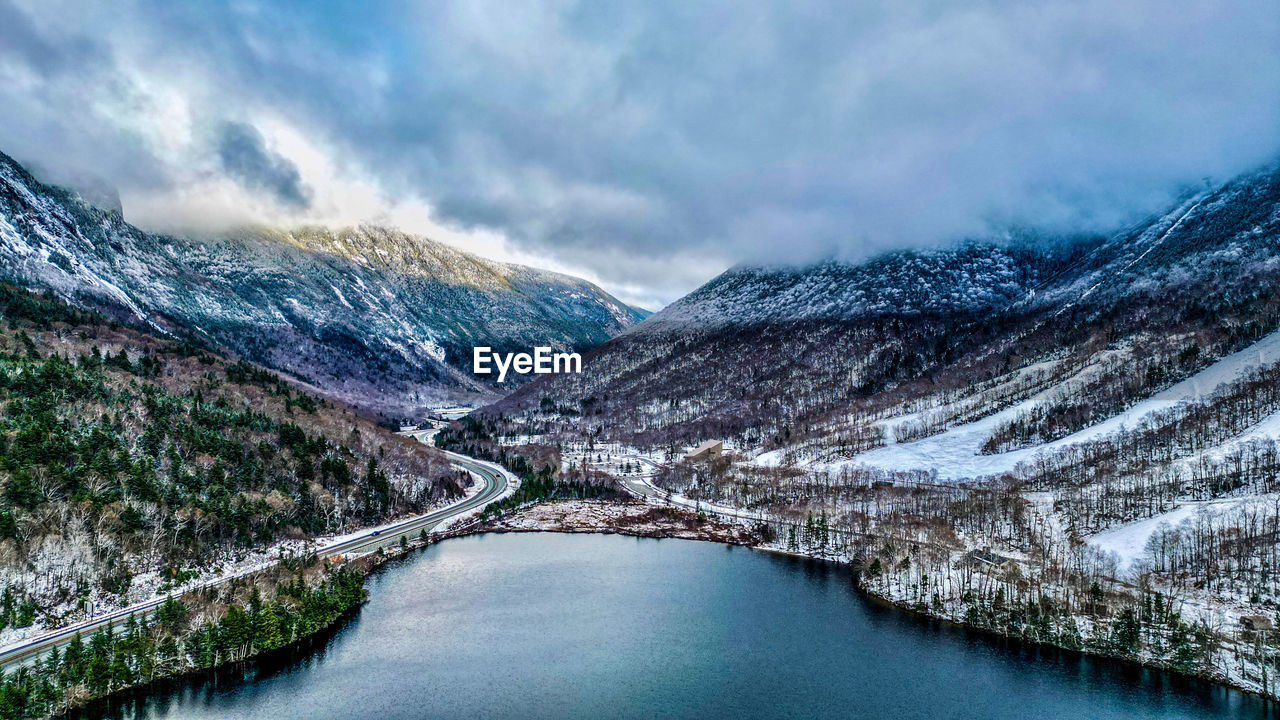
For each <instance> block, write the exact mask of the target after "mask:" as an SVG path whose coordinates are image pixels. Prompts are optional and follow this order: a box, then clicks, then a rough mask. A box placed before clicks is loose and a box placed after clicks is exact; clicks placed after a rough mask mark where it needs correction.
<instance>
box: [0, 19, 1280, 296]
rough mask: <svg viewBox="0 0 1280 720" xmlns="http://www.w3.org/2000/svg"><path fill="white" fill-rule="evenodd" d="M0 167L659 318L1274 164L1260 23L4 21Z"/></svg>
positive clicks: (148, 206) (1091, 214)
mask: <svg viewBox="0 0 1280 720" xmlns="http://www.w3.org/2000/svg"><path fill="white" fill-rule="evenodd" d="M0 150H2V151H4V152H6V153H8V154H10V155H13V156H15V157H16V158H18V159H19V160H20V161H23V162H28V163H32V164H34V165H37V166H38V167H39V168H40V170H41V172H42V173H43V174H44V175H45V176H46V177H49V178H52V179H55V180H61V181H64V182H68V181H70V182H82V181H84V179H86V178H97V179H100V180H102V181H105V182H107V183H110V184H111V185H113V186H114V187H116V188H118V189H119V192H120V195H121V198H122V200H123V203H124V207H125V213H126V216H127V217H128V218H129V219H130V220H132V221H133V222H135V223H137V224H140V225H143V226H145V227H149V228H154V229H163V230H175V231H216V230H217V229H218V228H223V227H226V226H228V225H234V224H240V223H246V222H270V223H289V222H304V221H305V222H326V223H350V222H362V221H372V222H382V223H390V224H395V225H399V226H401V227H404V228H406V229H409V230H412V231H417V232H422V233H425V234H428V235H431V236H433V237H436V238H438V239H443V240H446V241H448V242H451V243H454V244H458V245H460V246H462V247H465V248H469V249H472V250H474V251H477V252H480V253H481V254H484V255H488V256H491V257H497V258H500V259H512V260H517V261H523V262H527V263H532V264H536V265H541V266H544V267H551V268H553V269H560V270H566V271H570V272H574V273H577V274H580V275H584V276H586V277H588V278H590V279H592V280H595V281H597V282H599V283H600V284H602V285H603V286H604V287H605V288H606V289H608V290H610V291H612V292H614V293H615V294H617V295H619V296H620V297H622V298H623V299H626V300H630V301H632V302H636V303H639V304H641V305H644V306H647V307H649V308H656V307H658V306H661V305H662V304H665V303H666V302H669V301H670V300H672V299H674V298H675V297H678V296H679V295H681V294H683V293H685V292H687V291H688V290H690V289H692V288H693V287H695V286H696V285H698V284H699V283H701V282H702V281H704V280H706V279H708V278H709V277H711V276H712V275H714V274H716V273H718V272H719V271H720V270H722V269H724V268H725V267H727V266H728V265H731V264H733V263H737V262H778V261H792V262H804V261H808V260H812V259H815V258H820V257H829V256H837V257H841V258H847V259H858V258H862V257H866V256H867V255H868V254H873V253H876V252H881V251H884V250H886V249H890V248H898V247H927V246H930V245H936V244H938V243H945V242H950V241H954V240H956V239H961V238H966V237H978V236H988V235H999V234H1001V233H1003V232H1005V231H1007V230H1008V229H1009V228H1011V227H1019V228H1032V229H1037V230H1042V231H1045V232H1052V233H1063V232H1096V231H1105V230H1107V229H1110V228H1113V227H1115V226H1117V225H1119V224H1121V223H1124V222H1126V221H1131V220H1133V219H1135V218H1136V217H1139V216H1141V215H1144V214H1146V213H1148V212H1151V211H1154V210H1158V209H1160V208H1161V207H1163V206H1164V204H1165V203H1167V202H1168V201H1169V200H1170V198H1171V197H1172V196H1174V195H1176V194H1177V193H1178V192H1180V191H1181V190H1184V189H1185V188H1187V187H1188V186H1191V185H1195V184H1198V183H1203V182H1204V179H1205V178H1211V179H1225V178H1227V177H1230V176H1231V175H1233V174H1236V173H1238V172H1241V171H1244V170H1247V169H1250V168H1252V167H1254V166H1257V165H1259V164H1261V163H1265V162H1270V161H1272V160H1275V159H1276V158H1277V156H1278V155H1280V12H1277V11H1276V6H1275V2H1274V0H1257V1H1252V0H1240V1H1238V2H1234V1H1231V0H1227V1H1225V2H1203V1H1198V2H1181V1H1180V0H1136V1H1131V2H1122V3H1117V2H1115V1H1114V0H1103V1H1097V0H1063V1H1051V2H1036V1H1035V0H1030V1H1027V0H1018V1H1013V2H999V1H995V0H992V1H988V2H974V3H958V2H952V1H946V2H919V1H917V0H893V2H877V3H866V2H859V3H854V2H848V1H840V2H830V3H826V2H756V1H755V0H733V1H731V2H689V1H688V0H669V1H668V0H660V1H649V2H636V3H600V2H590V1H585V2H571V1H570V2H541V3H525V2H522V1H521V0H496V1H494V2H487V1H471V2H458V3H454V2H439V1H437V2H422V3H401V2H396V3H352V2H307V3H296V4H283V3H281V4H261V3H254V2H231V3H226V4H224V3H207V4H206V3H173V2H168V1H164V0H161V1H157V2H132V1H130V0H116V1H115V2H111V3H93V4H90V3H64V2H60V1H59V0H31V1H30V2H28V1H27V0H18V2H16V3H11V0H0Z"/></svg>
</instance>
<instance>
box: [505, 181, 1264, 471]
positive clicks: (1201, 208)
mask: <svg viewBox="0 0 1280 720" xmlns="http://www.w3.org/2000/svg"><path fill="white" fill-rule="evenodd" d="M1278 302H1280V172H1278V171H1277V170H1275V169H1268V170H1265V171H1259V172H1256V173H1253V174H1250V175H1246V176H1243V177H1240V178H1238V179H1236V180H1234V181H1232V182H1229V183H1226V184H1225V185H1222V186H1221V187H1217V188H1213V189H1206V190H1204V191H1201V192H1198V193H1192V194H1188V195H1187V196H1186V197H1184V198H1182V199H1181V200H1180V201H1178V202H1177V203H1176V205H1175V206H1174V207H1171V208H1170V209H1169V210H1168V211H1167V212H1165V213H1162V214H1159V215H1157V216H1154V217H1151V218H1148V219H1147V220H1145V221H1143V222H1141V223H1138V224H1136V225H1135V226H1134V227H1132V228H1129V229H1127V230H1125V231H1123V232H1120V233H1117V234H1116V235H1114V236H1112V237H1109V238H1080V239H1070V240H1056V241H1046V240H1043V239H1021V240H1017V241H1010V242H1001V243H994V242H969V243H966V244H963V245H960V246H957V247H953V248H946V249H936V250H929V251H915V252H897V253H892V254H889V255H885V256H881V257H877V258H874V259H871V260H869V261H867V262H863V263H842V262H834V261H832V262H826V263H822V264H819V265H816V266H811V267H805V268H759V267H740V268H735V269H732V270H729V271H728V272H726V273H724V274H722V275H721V276H719V277H717V278H715V279H713V280H712V281H710V282H709V283H707V284H706V285H704V286H703V287H701V288H699V289H698V290H696V291H694V292H693V293H691V294H689V295H688V296H686V297H685V298H682V299H681V300H679V301H677V302H675V303H673V304H672V305H671V306H669V307H668V308H666V309H664V310H662V311H661V312H658V313H656V314H655V315H653V316H652V317H650V318H648V319H647V320H646V321H644V322H642V323H640V324H638V325H636V326H634V327H633V328H631V329H630V330H628V331H626V332H624V333H623V334H621V335H620V336H618V337H616V338H614V339H613V340H611V341H610V342H608V343H606V344H605V345H603V346H601V347H600V348H598V349H597V350H596V351H593V352H592V353H591V354H590V355H588V356H587V357H586V362H585V366H584V372H583V373H582V374H581V375H579V376H573V377H559V378H547V379H544V380H541V381H538V382H535V383H532V384H530V385H528V386H525V387H523V388H521V389H520V390H519V391H518V392H516V393H515V394H513V395H512V396H510V397H508V398H506V399H504V400H503V401H501V402H500V403H499V404H498V405H497V406H495V410H497V411H501V412H505V413H511V412H521V411H526V410H531V409H535V408H543V409H545V408H547V407H557V408H561V409H563V410H567V411H569V412H570V414H571V416H573V417H577V415H574V414H575V413H578V414H581V415H582V416H583V419H581V420H578V421H575V422H579V423H582V424H587V425H591V424H593V423H599V424H601V425H608V426H609V427H610V428H618V429H619V430H620V431H621V429H625V431H626V432H629V433H632V437H633V439H638V440H640V441H644V442H647V441H662V440H663V439H670V440H680V441H683V440H685V439H689V438H696V437H703V438H705V437H737V438H738V439H739V440H740V441H741V442H742V443H743V444H746V445H751V444H759V445H762V446H785V445H788V444H794V442H800V441H801V440H796V438H814V439H815V442H816V441H817V438H828V439H829V438H830V436H832V435H840V436H842V437H844V440H841V441H839V442H837V443H836V445H838V446H839V447H841V448H843V449H842V450H841V452H852V451H854V450H856V449H857V448H859V447H862V446H863V445H866V444H868V443H871V444H875V443H878V442H883V441H884V438H883V437H880V436H881V435H882V434H883V432H884V428H883V427H881V426H879V425H875V424H874V423H875V421H876V419H877V418H880V417H885V416H888V415H892V414H893V413H895V412H901V411H903V410H904V408H911V407H917V406H919V407H927V406H933V405H936V404H938V403H941V402H942V399H941V398H944V397H954V396H961V395H966V394H972V393H975V392H979V391H981V390H982V389H983V388H985V387H987V385H990V384H999V383H1000V382H1001V381H1002V379H1003V380H1010V381H1012V377H1013V375H1014V374H1016V373H1019V372H1021V373H1023V375H1024V376H1025V377H1022V376H1019V377H1021V379H1019V380H1018V381H1017V382H1018V383H1021V385H1019V387H1021V388H1022V389H1021V390H1019V391H1018V392H1021V393H1024V394H1025V393H1030V392H1032V390H1033V389H1035V388H1040V387H1042V386H1045V385H1047V384H1050V382H1051V380H1053V379H1054V378H1057V379H1061V377H1062V376H1064V375H1065V374H1069V373H1071V372H1075V371H1077V370H1079V368H1080V367H1081V366H1082V365H1090V364H1095V363H1100V362H1103V355H1102V353H1106V352H1110V353H1111V355H1107V356H1105V357H1106V363H1108V364H1107V365H1106V371H1105V372H1103V373H1101V374H1099V375H1098V376H1097V377H1095V378H1093V379H1092V380H1090V382H1089V383H1085V384H1084V385H1082V387H1081V389H1079V390H1078V392H1079V393H1080V394H1082V396H1088V397H1091V398H1094V399H1095V400H1096V405H1097V407H1096V408H1077V407H1075V406H1072V407H1071V413H1070V417H1071V418H1072V419H1071V420H1070V421H1066V425H1071V426H1072V427H1074V426H1075V425H1078V424H1079V423H1088V422H1091V421H1094V420H1098V419H1101V418H1102V417H1103V416H1105V414H1106V413H1107V412H1110V411H1115V410H1118V409H1123V408H1124V407H1126V406H1127V405H1128V404H1131V403H1133V402H1135V401H1136V400H1137V399H1138V398H1141V397H1143V396H1145V395H1148V394H1150V393H1152V392H1156V391H1158V390H1159V389H1161V388H1163V387H1167V386H1168V385H1170V384H1171V383H1173V382H1175V381H1177V380H1178V379H1180V378H1182V377H1186V376H1188V375H1190V374H1191V373H1193V372H1194V371H1196V370H1197V369H1199V368H1202V367H1204V366H1205V365H1207V364H1208V363H1209V362H1211V361H1212V360H1213V359H1214V358H1216V357H1219V356H1221V355H1224V354H1227V353H1230V352H1234V351H1237V350H1240V349H1241V348H1243V347H1245V346H1247V345H1248V344H1249V343H1250V342H1252V341H1255V340H1257V339H1258V338H1260V337H1262V336H1263V335H1265V334H1266V333H1268V332H1270V331H1272V330H1273V329H1275V328H1276V327H1277V326H1280V323H1278V322H1277V310H1276V307H1277V304H1278ZM1042 363H1048V364H1049V365H1048V366H1046V367H1048V368H1049V369H1048V370H1046V371H1045V372H1046V373H1047V374H1046V376H1045V377H1043V378H1040V380H1038V381H1036V382H1031V380H1029V379H1028V378H1030V377H1031V376H1033V375H1035V373H1037V372H1040V365H1039V364H1042ZM1036 377H1039V376H1036ZM1037 383H1038V384H1037ZM1014 394H1015V395H1017V393H1014ZM1012 401H1013V400H1012V398H1005V399H1004V400H1003V401H1001V402H1006V403H1007V402H1012ZM1067 404H1068V405H1070V403H1067ZM1078 404H1084V403H1083V402H1081V403H1078ZM1000 407H1001V405H1000V403H999V402H993V403H992V404H991V405H990V406H989V407H988V406H983V405H982V403H977V402H975V403H974V407H971V408H968V409H967V410H963V411H957V416H956V418H952V419H951V420H955V419H959V418H962V417H968V416H971V415H974V414H976V415H977V416H979V417H980V416H982V414H983V413H990V412H995V411H996V410H998V409H1000ZM597 416H598V417H599V420H595V419H593V418H595V417H597ZM1054 422H1056V421H1054ZM923 424H924V425H928V427H921V428H919V429H917V430H912V431H906V434H907V436H910V435H911V433H912V432H921V433H928V432H933V431H934V430H936V427H934V426H933V425H930V424H929V423H923ZM1049 424H1050V425H1052V424H1053V422H1049ZM1067 429H1068V428H1067V427H1066V426H1065V425H1064V426H1063V427H1061V428H1056V429H1052V430H1047V429H1046V432H1047V433H1048V434H1049V435H1053V434H1055V433H1061V432H1066V431H1067ZM993 442H994V443H995V444H994V445H992V447H996V446H997V445H999V441H993Z"/></svg>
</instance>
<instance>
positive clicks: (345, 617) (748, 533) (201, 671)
mask: <svg viewBox="0 0 1280 720" xmlns="http://www.w3.org/2000/svg"><path fill="white" fill-rule="evenodd" d="M536 532H554V533H565V534H600V535H621V536H629V537H637V538H649V539H656V540H662V539H675V540H696V541H701V542H712V543H719V544H723V545H733V546H737V547H743V548H747V549H750V550H758V551H762V552H767V553H770V554H774V555H778V556H782V557H786V558H789V559H793V560H803V561H806V562H819V563H822V564H824V565H832V566H837V567H839V568H840V569H842V570H847V571H848V572H849V575H850V583H851V585H852V586H853V588H854V589H855V590H857V592H858V593H859V594H860V595H861V596H862V597H863V598H865V599H866V600H868V601H870V602H873V603H875V604H876V605H878V606H881V607H884V608H886V609H891V610H893V611H895V612H899V613H903V614H904V615H905V616H907V617H910V618H913V619H915V620H917V621H920V622H928V623H930V624H940V625H941V626H942V627H947V628H951V629H954V630H963V631H965V632H972V633H976V634H978V635H980V636H982V637H985V638H988V639H990V640H1001V641H1012V642H1015V643H1017V644H1019V645H1021V646H1024V647H1027V648H1038V649H1041V650H1051V651H1053V652H1055V653H1064V654H1066V655H1068V656H1070V657H1076V658H1090V659H1094V660H1099V661H1105V662H1111V663H1117V666H1118V667H1126V668H1130V669H1135V670H1138V669H1150V670H1157V671H1159V672H1164V673H1168V674H1169V675H1170V676H1172V677H1176V678H1179V679H1182V680H1188V681H1193V682H1197V683H1205V684H1207V685H1210V686H1212V687H1215V688H1221V689H1224V690H1231V691H1235V692H1241V693H1245V694H1248V695H1250V696H1254V697H1258V698H1260V699H1262V700H1264V701H1266V702H1268V703H1275V704H1276V707H1277V708H1280V703H1278V702H1277V699H1276V698H1275V697H1272V696H1268V695H1265V694H1262V693H1260V692H1258V691H1256V690H1254V689H1252V688H1249V687H1244V686H1240V685H1237V684H1233V683H1231V682H1225V681H1224V680H1223V679H1222V678H1215V677H1206V676H1204V675H1201V674H1193V673H1185V672H1181V671H1179V670H1177V669H1175V668H1170V667H1165V666H1163V665H1160V664H1158V663H1151V662H1144V661H1142V660H1141V659H1139V658H1133V657H1124V656H1118V655H1110V654H1106V653H1100V652H1096V651H1091V650H1090V649H1088V648H1079V649H1077V648H1068V647H1063V646H1060V645H1056V644H1053V643H1048V642H1044V641H1041V640H1038V639H1033V638H1027V637H1022V636H1018V635H1013V634H1008V633H1002V632H999V631H998V630H996V629H994V628H989V627H982V626H976V625H970V624H967V623H964V622H959V621H956V620H954V619H952V618H948V617H945V616H941V615H936V614H933V613H931V612H929V611H927V610H926V609H921V608H919V607H915V606H912V605H909V604H907V603H903V602H898V601H895V600H894V599H893V598H891V597H888V596H886V595H883V594H880V593H877V592H875V591H874V590H873V589H872V588H870V587H868V586H867V584H866V583H864V582H863V581H862V578H861V577H860V573H859V572H858V571H857V569H856V568H855V567H854V566H853V565H852V563H850V562H849V561H848V560H841V559H836V558H829V557H818V556H814V555H808V554H805V553H803V552H796V551H793V550H787V549H784V548H780V547H773V546H770V545H769V544H767V543H766V542H765V541H764V538H763V537H762V536H761V534H760V533H758V532H755V531H752V530H749V529H747V528H744V527H743V526H742V525H741V524H735V523H729V522H725V521H723V520H716V519H714V518H713V517H710V516H703V517H701V518H700V517H699V516H698V515H697V514H695V513H693V512H692V511H689V510H685V509H676V508H667V507H661V506H655V505H651V504H649V503H645V502H643V501H638V500H624V501H612V500H569V501H544V502H538V503H533V504H530V505H526V506H522V507H519V508H515V509H513V510H510V511H508V512H506V513H504V514H503V515H501V516H499V517H496V518H490V519H488V520H479V519H477V518H468V522H465V523H464V524H461V525H459V526H456V527H453V528H451V529H449V530H447V531H445V532H442V533H439V534H433V535H431V536H430V537H429V538H428V539H426V540H423V539H421V538H414V539H412V540H409V541H408V542H406V543H405V544H403V545H395V546H391V547H388V548H382V549H380V550H378V551H376V552H373V553H370V554H368V555H365V556H362V557H360V558H353V559H352V560H351V561H348V562H346V563H344V564H343V566H344V567H347V568H350V569H353V570H356V571H358V572H360V574H361V576H362V582H367V580H368V578H369V577H370V576H372V575H373V574H375V573H378V572H382V571H383V570H384V569H385V568H387V567H389V566H390V565H391V564H392V563H393V561H403V560H405V559H407V558H408V557H409V556H410V555H412V554H413V553H414V552H415V551H418V550H421V549H424V548H426V547H429V546H430V545H434V544H435V543H438V542H441V541H444V540H449V539H454V538H462V537H469V536H476V535H484V534H488V533H495V534H508V533H536ZM367 600H368V598H367V596H366V597H364V598H362V599H361V600H360V601H359V602H356V603H354V604H352V605H350V606H349V607H347V608H345V609H344V610H343V611H342V612H341V613H340V614H339V616H338V617H336V618H335V619H334V620H333V621H332V622H330V623H328V624H326V625H324V626H322V627H320V628H317V629H316V630H315V631H314V632H312V633H309V634H307V635H305V636H301V637H298V638H296V639H295V640H294V641H292V642H290V643H289V644H287V645H284V646H281V647H278V648H273V649H270V650H263V651H261V652H255V653H252V654H249V655H247V656H245V657H243V658H240V659H238V660H233V661H228V662H226V663H222V664H219V665H216V666H213V667H206V668H188V669H186V670H185V671H183V672H180V673H176V674H173V675H168V676H163V677H157V678H154V679H152V680H150V681H147V682H140V683H138V684H135V685H132V686H130V687H126V688H120V689H118V690H116V691H113V692H111V693H109V694H107V695H102V696H98V697H94V698H91V699H88V700H86V701H84V702H82V703H78V704H74V705H72V706H70V707H68V708H67V709H66V710H65V711H63V712H60V713H55V714H53V715H51V716H50V717H55V718H70V717H81V716H83V714H84V713H86V712H91V713H92V712H97V713H98V716H105V715H107V714H108V713H110V712H111V711H112V710H114V709H119V708H121V707H123V706H125V705H127V704H129V703H131V702H133V703H140V702H145V700H146V699H147V698H148V697H152V696H153V695H156V694H157V693H158V692H159V693H163V692H166V691H170V690H172V689H174V688H178V687H182V686H184V685H188V684H192V683H198V682H201V681H202V680H204V681H208V680H211V679H215V680H216V679H217V678H219V677H221V676H224V675H226V674H227V673H232V674H237V673H238V674H239V675H238V677H239V678H241V679H242V678H243V677H244V674H243V673H245V672H247V670H248V668H250V667H253V666H256V665H257V664H259V663H264V662H270V661H271V660H273V659H280V658H286V657H289V656H293V655H297V654H301V655H306V654H310V653H314V652H316V651H317V650H318V649H320V648H322V647H323V645H324V643H327V642H328V640H329V639H331V638H332V637H333V636H334V634H335V633H336V632H338V631H340V630H341V628H342V627H344V626H345V625H346V624H347V623H349V622H351V621H352V620H354V619H355V618H356V617H358V615H359V612H360V608H361V606H363V605H364V603H365V602H367ZM233 681H237V682H238V681H240V680H239V679H236V680H233ZM250 682H251V681H250Z"/></svg>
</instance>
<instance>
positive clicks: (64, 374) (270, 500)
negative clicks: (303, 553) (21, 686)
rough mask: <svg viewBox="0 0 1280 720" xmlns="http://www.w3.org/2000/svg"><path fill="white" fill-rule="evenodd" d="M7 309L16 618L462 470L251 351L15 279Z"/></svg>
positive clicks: (327, 522) (437, 489)
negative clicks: (219, 345)
mask: <svg viewBox="0 0 1280 720" xmlns="http://www.w3.org/2000/svg"><path fill="white" fill-rule="evenodd" d="M0 316H2V317H3V318H4V320H5V324H6V325H7V330H0V551H2V552H0V554H2V555H3V557H4V558H5V560H4V562H2V563H0V586H2V587H3V592H4V597H7V598H10V600H9V601H8V605H7V606H6V607H7V608H8V609H7V610H5V611H4V612H3V613H2V614H0V623H3V624H4V625H11V626H21V627H25V626H29V625H32V624H34V623H36V622H41V623H43V624H44V625H46V626H48V627H56V626H59V625H62V624H65V623H67V622H71V621H73V620H74V619H76V618H78V617H81V616H82V614H83V613H84V612H86V611H87V610H88V609H89V608H90V607H99V608H101V607H104V606H107V607H109V606H111V605H112V604H115V603H119V602H124V601H126V600H131V592H132V591H134V590H135V587H134V586H135V585H136V583H135V582H134V578H135V577H136V576H137V575H139V574H143V573H149V572H154V571H157V570H161V569H164V570H165V577H164V578H163V580H162V585H164V586H172V585H174V584H175V583H178V582H179V579H181V580H190V579H191V578H193V577H195V576H197V575H199V574H200V573H202V572H204V571H205V570H207V569H208V567H209V566H210V565H212V564H214V563H217V562H220V561H223V560H228V559H233V560H234V559H237V558H236V557H233V556H240V558H242V557H243V556H245V555H247V554H249V553H252V552H255V551H257V550H259V549H260V548H262V547H264V546H265V545H268V544H270V543H273V542H277V541H280V540H282V539H285V538H301V537H307V536H314V535H317V534H322V533H333V532H344V531H348V530H350V529H353V528H355V527H359V526H363V525H368V524H373V523H376V522H381V521H384V520H386V519H387V518H388V517H390V516H393V515H396V514H404V513H408V512H416V511H419V510H421V509H422V508H424V507H427V506H429V505H431V504H434V503H435V502H437V501H439V500H443V499H446V498H448V497H452V496H456V495H457V494H459V493H460V492H461V489H462V487H463V482H462V480H464V479H465V476H460V475H459V474H458V473H455V472H454V471H452V470H451V469H449V467H448V465H447V463H445V462H443V460H442V459H440V458H439V457H438V455H437V454H435V453H434V452H432V451H429V450H424V449H422V448H420V447H419V446H417V445H416V444H414V443H411V442H409V441H404V440H401V439H400V438H396V437H394V436H392V435H391V434H390V433H386V432H384V431H382V430H380V429H379V428H377V427H376V426H374V425H373V424H372V423H370V422H367V421H365V420H362V419H360V418H358V417H357V416H355V415H354V413H351V412H350V411H348V410H346V409H343V408H341V407H337V406H334V405H333V404H332V403H329V402H326V401H322V400H319V399H317V398H315V397H313V396H310V395H308V394H306V393H305V392H302V391H299V390H296V389H294V388H292V387H290V386H289V385H288V383H287V382H285V381H284V380H283V379H282V378H280V377H279V376H277V375H275V374H274V373H270V372H267V371H265V370H262V369H260V368H256V367H254V366H252V365H249V364H247V363H244V362H242V361H237V362H229V361H227V360H225V359H223V358H221V357H219V356H217V355H215V354H212V353H211V352H210V351H208V350H207V349H205V348H202V347H200V346H198V345H194V344H191V343H187V342H174V341H172V340H168V339H159V338H155V337H152V336H150V335H146V334H144V333H140V332H136V331H134V330H130V329H123V328H118V327H115V326H113V325H111V324H110V323H107V322H106V321H105V320H103V319H102V318H100V317H97V316H94V315H92V314H89V313H81V312H79V311H74V310H71V309H69V308H68V307H67V306H66V305H65V304H63V303H61V302H60V301H58V300H56V299H53V298H48V297H43V296H39V295H35V294H32V293H29V292H27V291H24V290H19V289H15V288H13V287H11V286H7V285H4V284H3V283H0ZM148 582H153V581H150V580H149V581H148ZM133 594H136V593H133Z"/></svg>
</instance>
